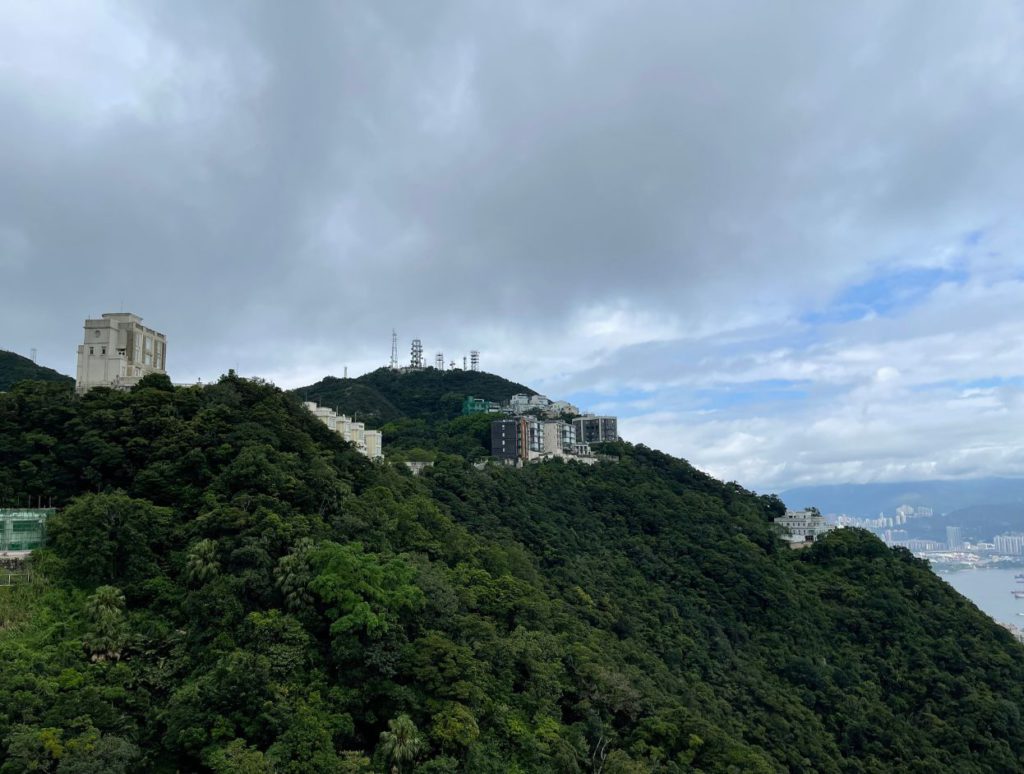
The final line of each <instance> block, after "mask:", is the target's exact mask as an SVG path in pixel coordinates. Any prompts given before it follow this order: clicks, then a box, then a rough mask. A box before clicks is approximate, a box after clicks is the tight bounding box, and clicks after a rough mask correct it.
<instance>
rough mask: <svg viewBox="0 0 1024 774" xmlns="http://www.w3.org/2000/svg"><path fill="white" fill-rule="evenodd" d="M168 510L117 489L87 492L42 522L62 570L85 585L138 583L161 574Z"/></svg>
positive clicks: (167, 525) (167, 535)
mask: <svg viewBox="0 0 1024 774" xmlns="http://www.w3.org/2000/svg"><path fill="white" fill-rule="evenodd" d="M170 525H171V511H170V509H169V508H158V507H156V506H155V505H153V504H152V503H150V502H148V501H147V500H136V499H134V498H131V497H128V496H127V495H125V494H123V493H115V494H87V495H83V496H82V497H79V498H77V499H76V500H75V501H74V502H73V503H72V504H71V505H70V506H69V507H68V508H66V509H65V510H63V511H62V512H60V513H58V514H56V515H55V516H54V517H53V518H51V519H50V520H49V522H48V523H47V533H48V536H49V539H50V540H51V541H52V543H53V547H54V550H55V551H56V552H57V554H58V555H60V556H61V557H62V558H63V559H64V561H65V562H66V565H67V572H68V574H69V575H70V576H71V577H72V578H73V579H74V580H75V581H77V582H79V583H81V584H82V585H86V586H97V585H100V584H104V583H113V584H118V585H121V586H124V585H127V584H130V583H138V582H140V581H143V580H145V579H147V578H150V577H153V576H155V575H159V574H161V572H162V570H161V567H160V562H161V556H162V555H163V554H164V553H165V549H166V545H167V540H168V538H169V536H170Z"/></svg>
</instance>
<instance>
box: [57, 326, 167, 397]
mask: <svg viewBox="0 0 1024 774" xmlns="http://www.w3.org/2000/svg"><path fill="white" fill-rule="evenodd" d="M84 327H85V341H84V342H83V343H82V344H79V346H78V367H77V370H76V375H75V390H76V391H77V392H79V393H83V392H87V391H88V390H91V389H92V388H93V387H113V388H115V389H125V390H126V389H128V388H130V387H132V386H134V385H135V384H137V383H138V382H139V380H140V379H141V378H142V377H144V376H148V375H149V374H163V373H167V371H166V368H167V337H166V336H164V334H162V333H157V332H156V331H154V330H153V329H152V328H147V327H146V326H145V325H143V324H142V318H141V317H139V316H138V315H135V314H131V313H130V312H107V313H106V314H103V315H100V318H99V319H97V320H86V321H85V326H84Z"/></svg>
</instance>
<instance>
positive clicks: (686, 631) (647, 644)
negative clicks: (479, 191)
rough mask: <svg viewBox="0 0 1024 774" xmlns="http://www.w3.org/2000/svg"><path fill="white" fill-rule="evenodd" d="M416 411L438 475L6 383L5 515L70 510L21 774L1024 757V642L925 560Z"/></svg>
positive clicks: (705, 484) (19, 631)
mask: <svg viewBox="0 0 1024 774" xmlns="http://www.w3.org/2000/svg"><path fill="white" fill-rule="evenodd" d="M495 378H496V377H495ZM447 386H448V385H444V384H442V385H440V386H439V387H438V388H437V389H435V390H434V392H433V393H431V395H432V396H433V397H430V398H424V399H423V400H435V401H440V400H442V399H443V398H444V395H445V393H444V392H438V390H439V389H442V388H443V389H447ZM518 389H519V388H518V386H516V390H515V391H518ZM465 392H466V393H472V394H475V395H484V396H487V394H486V392H485V391H484V390H482V389H480V388H479V387H478V386H475V387H473V388H468V389H466V390H465ZM396 395H397V393H396V394H393V395H389V396H387V399H388V400H389V401H390V402H391V403H392V405H394V406H396V407H398V408H400V410H401V411H402V412H403V416H402V417H399V419H405V420H421V421H423V422H424V423H425V426H426V429H425V431H424V432H425V435H424V439H425V442H429V443H430V444H431V448H432V449H433V452H432V453H433V455H434V457H435V465H434V466H433V467H432V468H429V469H427V470H426V471H424V473H423V475H421V476H419V477H415V478H414V477H412V476H410V475H408V474H407V473H406V472H405V471H404V470H400V469H397V468H394V467H391V466H387V465H381V464H373V463H371V462H369V461H367V460H366V459H365V458H363V457H361V456H360V455H359V454H357V453H356V452H355V451H354V450H353V449H352V448H351V447H350V446H348V445H347V444H345V443H344V442H343V441H341V440H340V439H339V437H338V436H337V435H336V434H334V433H332V432H330V431H329V430H328V429H327V428H326V427H324V426H323V425H321V424H320V423H319V422H318V421H317V420H316V419H315V418H314V417H313V416H311V415H310V414H309V413H308V412H306V411H305V409H303V408H302V406H301V405H300V402H299V397H304V396H301V395H299V396H296V395H289V394H286V393H282V392H281V391H279V390H277V389H276V388H274V387H272V386H270V385H266V384H263V383H260V382H258V381H250V380H244V379H239V378H237V377H234V376H229V377H225V378H223V379H222V380H221V381H220V382H219V383H217V384H214V385H210V386H208V387H205V388H201V387H187V388H173V387H171V385H170V383H169V381H168V380H167V379H166V378H165V377H147V378H146V379H144V380H143V382H142V383H141V384H140V385H139V387H137V388H136V389H135V390H133V391H132V392H131V393H118V392H113V391H110V390H102V389H100V390H94V391H92V392H91V393H89V394H88V395H86V396H84V397H82V398H75V397H74V396H73V394H72V393H71V391H69V390H67V389H66V387H64V386H62V385H51V384H42V383H22V384H19V385H17V386H15V387H14V389H13V390H12V391H11V392H9V393H6V394H3V395H0V500H2V499H5V498H6V499H13V498H15V497H16V496H17V497H20V498H23V497H25V496H28V495H35V494H40V495H43V496H45V497H49V496H52V497H53V498H54V500H55V503H57V504H59V505H61V506H62V510H61V512H60V513H59V514H57V515H56V516H54V517H53V518H52V519H51V523H50V536H51V542H50V545H49V547H48V548H47V549H46V550H44V551H40V552H37V555H36V557H35V560H34V561H35V565H36V566H35V571H34V574H33V578H34V582H33V583H31V584H29V583H23V584H19V585H16V586H13V587H10V588H0V658H2V659H3V663H4V665H5V668H4V669H3V670H2V671H0V760H2V761H3V763H2V765H0V771H3V772H21V771H37V772H62V773H65V772H118V771H153V772H168V773H170V772H175V771H210V772H224V773H229V772H230V773H232V774H239V773H241V772H309V771H317V772H349V773H351V772H384V771H387V772H391V771H398V772H412V771H415V772H455V771H470V772H485V773H486V772H495V773H497V772H598V771H600V772H604V773H605V774H626V773H630V772H648V771H657V772H690V771H708V772H710V771H724V772H783V771H814V772H873V771H906V772H937V771H950V772H953V771H955V772H991V771H1015V770H1021V768H1022V767H1024V724H1022V723H1021V722H1020V720H1021V718H1020V711H1021V707H1022V704H1024V648H1021V647H1020V646H1019V645H1018V644H1017V643H1016V642H1014V641H1013V640H1012V638H1011V637H1010V635H1009V633H1007V632H1006V631H1004V630H1003V629H1001V628H1000V627H998V626H996V625H995V624H993V623H992V622H991V621H990V620H989V619H988V618H986V617H985V616H984V615H982V614H981V613H980V612H979V611H978V610H977V609H976V608H975V607H974V606H973V605H971V604H970V603H968V602H967V601H966V600H964V599H963V598H962V597H960V596H959V595H958V594H956V593H955V592H954V591H953V590H952V589H951V588H950V587H949V586H947V585H946V584H944V583H943V582H942V581H941V580H940V579H938V578H937V577H936V576H935V575H934V574H933V573H932V572H931V571H930V570H929V569H928V567H927V566H926V565H925V564H924V563H922V562H920V561H918V560H915V559H914V558H913V557H912V556H911V555H910V554H909V553H907V552H906V551H903V550H889V549H887V548H886V547H885V546H884V545H883V544H882V543H881V542H880V541H878V540H877V539H876V538H874V537H873V536H871V535H870V534H868V533H865V532H861V531H858V530H843V531H839V532H836V533H832V534H830V535H829V536H828V537H826V538H825V539H824V540H822V541H821V542H820V543H819V544H817V545H815V546H814V547H812V548H810V549H807V550H805V551H800V552H794V551H790V550H789V549H787V548H785V547H784V546H781V545H780V543H779V541H777V539H776V538H775V537H774V534H773V528H772V525H771V518H772V516H773V515H774V514H777V513H778V512H779V509H780V508H781V507H782V506H781V502H780V501H779V500H778V499H777V498H774V497H759V496H756V495H754V494H752V493H750V492H748V491H746V490H744V489H743V488H741V487H740V486H738V485H736V484H724V483H721V482H719V481H716V480H714V479H712V478H710V477H708V476H706V475H704V474H702V473H700V472H699V471H697V470H695V469H694V468H692V467H691V466H690V465H688V464H687V463H685V462H683V461H681V460H677V459H673V458H671V457H669V456H667V455H664V454H661V453H658V452H654V451H651V450H650V449H647V448H645V447H643V446H632V445H629V444H621V443H620V444H609V445H608V448H607V449H606V451H608V452H610V453H612V454H615V455H617V456H618V457H620V459H621V461H620V462H619V463H618V464H598V465H595V466H591V467H587V466H583V465H579V464H563V463H561V462H558V461H553V462H547V463H544V464H540V465H533V466H529V467H527V468H525V469H523V470H514V469H509V468H504V467H499V466H489V467H486V468H484V469H483V470H476V469H475V468H474V467H473V466H472V465H471V464H470V463H469V461H468V460H467V459H466V458H465V457H464V456H462V454H461V453H459V454H452V453H446V452H445V451H442V450H441V447H442V446H443V444H444V443H445V442H446V441H443V440H442V439H441V438H440V437H439V436H437V434H436V429H437V428H438V427H442V426H447V427H449V428H450V427H451V426H452V425H453V424H454V423H456V422H459V421H461V420H460V419H456V418H454V417H452V416H449V415H448V414H446V413H445V410H443V409H439V408H437V406H433V407H431V406H422V407H419V408H417V407H416V406H415V400H416V399H415V398H401V399H396ZM487 397H490V396H487ZM500 397H501V396H496V397H495V398H494V399H500ZM311 399H313V398H312V397H311ZM460 400H461V398H460ZM324 402H325V403H329V402H328V401H324ZM410 406H411V407H412V408H410ZM342 409H343V410H345V407H344V406H342ZM456 411H457V409H456ZM474 419H475V418H474V417H466V418H465V420H474ZM444 423H447V424H446V425H445V424H444ZM474 431H475V430H473V429H472V428H471V429H467V430H466V434H467V435H472V432H474ZM432 433H433V434H432ZM462 435H463V433H461V432H454V433H449V436H448V439H449V440H450V439H451V438H459V437H462Z"/></svg>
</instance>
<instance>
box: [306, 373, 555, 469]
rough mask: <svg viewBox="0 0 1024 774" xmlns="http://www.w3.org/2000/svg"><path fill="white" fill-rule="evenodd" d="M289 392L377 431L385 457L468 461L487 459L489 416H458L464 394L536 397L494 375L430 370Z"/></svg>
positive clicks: (333, 381)
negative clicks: (440, 457) (452, 457)
mask: <svg viewBox="0 0 1024 774" xmlns="http://www.w3.org/2000/svg"><path fill="white" fill-rule="evenodd" d="M292 392H293V394H295V395H298V396H299V397H301V398H302V400H310V401H314V402H316V403H319V404H320V405H322V406H329V407H330V408H333V409H335V410H337V411H338V412H340V413H342V414H347V415H349V416H351V417H355V418H357V419H358V420H359V421H361V422H365V423H366V425H367V427H372V428H380V429H381V430H383V433H384V449H385V454H386V455H387V456H388V457H389V458H390V459H409V460H433V459H434V458H435V457H436V456H437V453H438V452H443V453H449V454H458V455H461V456H463V457H465V458H467V459H469V460H476V459H480V458H482V457H485V456H487V455H488V454H489V453H490V446H491V440H490V427H491V420H493V419H494V416H492V415H488V414H478V415H473V416H468V417H463V416H462V415H461V414H462V402H463V401H464V400H465V398H466V396H467V395H474V396H476V397H478V398H483V399H484V400H489V401H496V402H504V401H507V400H508V399H509V398H511V397H512V396H513V395H516V394H518V393H525V394H527V395H534V394H536V393H535V392H534V391H533V390H531V389H530V388H529V387H526V386H524V385H522V384H517V383H515V382H510V381H508V380H507V379H503V378H501V377H500V376H496V375H495V374H488V373H484V372H482V371H438V370H436V369H433V368H426V369H424V370H422V371H414V372H410V373H404V374H403V373H396V372H394V371H391V370H390V369H387V368H379V369H377V370H376V371H372V372H371V373H368V374H364V375H363V376H360V377H359V378H358V379H337V378H335V377H333V376H328V377H326V378H324V379H322V380H321V381H319V382H317V383H316V384H313V385H310V386H309V387H300V388H299V389H297V390H292Z"/></svg>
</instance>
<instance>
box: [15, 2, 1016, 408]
mask: <svg viewBox="0 0 1024 774" xmlns="http://www.w3.org/2000/svg"><path fill="white" fill-rule="evenodd" d="M44 11H45V8H44ZM44 11H35V12H33V13H32V14H27V15H25V16H17V14H22V13H27V12H22V11H19V10H17V9H14V8H13V7H5V8H4V9H3V10H0V22H2V21H3V15H8V16H9V17H10V18H8V19H7V21H8V22H10V23H8V24H0V51H5V52H7V53H6V55H4V54H0V57H5V58H4V60H3V61H4V65H5V66H4V67H2V68H0V115H2V116H3V119H2V121H3V128H4V130H5V132H4V134H5V141H4V142H3V143H0V165H2V168H3V170H4V175H3V177H2V178H0V235H3V236H2V237H0V250H2V251H3V255H2V256H0V334H2V335H0V346H6V347H10V348H14V349H17V350H20V351H27V350H28V349H29V348H30V347H33V346H35V347H38V348H39V349H40V353H41V356H42V358H43V359H44V360H45V361H46V362H48V363H50V364H52V365H55V366H57V367H60V368H62V369H64V370H71V368H72V367H73V362H72V358H73V352H74V347H75V345H76V343H77V335H78V334H77V332H78V330H79V325H80V324H81V319H82V318H83V317H84V316H86V315H87V314H95V313H98V312H100V311H103V310H106V309H110V308H113V307H116V306H117V305H119V304H121V303H122V302H123V303H124V304H125V306H126V307H128V308H131V309H132V310H134V311H136V312H138V313H140V314H143V315H144V316H145V317H146V319H147V321H148V322H150V323H151V324H153V325H154V326H157V327H159V328H160V329H162V330H164V331H166V332H167V333H168V335H169V336H170V355H171V357H170V365H171V368H172V371H173V372H174V375H175V376H176V377H177V378H194V377H195V376H203V377H210V376H214V375H216V374H217V373H219V372H221V371H223V370H225V369H226V368H228V367H232V366H234V365H235V364H236V363H238V364H239V366H240V367H241V370H242V371H243V372H245V373H260V374H263V375H268V376H272V377H273V378H275V379H277V380H279V381H280V382H281V383H284V384H298V383H302V382H304V381H307V380H308V379H309V378H313V377H314V376H318V375H320V373H321V372H322V371H323V370H327V369H330V370H333V371H335V372H336V371H338V370H340V367H341V365H342V364H343V363H347V364H349V365H350V366H351V367H352V368H353V370H358V369H361V368H368V367H373V366H374V365H376V364H379V363H381V362H382V361H383V360H384V359H385V358H386V357H387V345H388V335H389V332H390V329H391V327H392V326H396V327H398V328H399V330H400V331H401V333H402V336H403V345H404V344H405V342H406V341H407V340H408V338H410V337H411V336H412V335H419V336H421V337H422V338H423V339H424V341H425V343H426V345H427V347H428V351H429V352H431V353H432V352H433V351H435V350H436V349H440V348H444V349H445V351H446V352H447V353H448V354H449V357H451V356H452V355H457V354H459V353H462V352H464V351H466V350H468V349H470V348H471V347H476V348H480V349H483V350H484V353H485V363H486V364H487V365H488V366H489V367H491V368H494V369H496V370H501V369H509V374H508V375H509V376H512V377H514V378H517V379H519V380H526V381H535V382H541V383H544V382H547V383H549V384H552V385H555V386H557V385H562V386H564V387H566V388H573V387H574V386H577V385H583V384H585V383H586V382H587V381H588V380H589V381H591V382H595V381H597V382H600V383H601V384H602V385H604V386H607V387H608V388H609V389H612V390H614V389H615V388H616V387H618V386H621V385H622V384H623V383H624V382H626V381H629V380H631V379H632V380H636V379H639V378H641V377H642V378H645V379H647V381H648V383H649V384H650V385H651V386H657V385H665V384H679V383H685V382H687V381H692V380H693V379H694V378H695V377H694V375H693V372H694V367H695V365H697V366H699V368H700V369H701V370H704V371H706V372H717V371H723V370H730V369H733V370H737V371H739V372H743V371H745V370H746V371H750V370H751V369H753V370H757V369H758V368H760V369H761V370H762V371H767V372H770V371H771V370H772V368H775V367H776V366H775V365H773V364H772V362H770V361H771V358H773V357H775V356H776V355H773V354H772V353H777V352H779V351H783V350H786V349H787V346H788V345H786V344H785V343H784V342H783V341H782V339H783V338H784V337H785V336H786V335H789V334H790V333H792V334H794V335H798V336H799V335H802V332H801V327H800V325H799V324H798V323H794V322H793V320H794V317H796V316H797V315H798V314H799V311H800V310H802V309H814V308H820V307H821V306H823V305H826V304H827V303H828V302H829V300H830V299H831V298H833V297H834V296H835V294H836V292H837V291H838V290H839V289H840V288H841V287H843V286H844V285H845V284H847V283H849V282H852V281H858V280H862V279H864V278H865V277H868V276H871V274H872V273H873V272H875V271H876V270H877V269H878V267H880V266H886V265H894V264H901V263H902V264H913V265H916V264H921V263H922V262H926V261H928V260H941V259H937V258H935V257H934V255H932V253H933V252H934V250H935V249H936V245H939V246H942V245H946V244H950V243H952V242H953V241H955V240H956V239H959V238H962V236H963V234H964V233H966V232H967V231H970V230H972V229H976V228H993V229H996V230H998V231H999V233H1000V238H1001V239H1002V240H1004V242H1005V243H1006V245H1009V246H1011V248H1012V249H1019V245H1020V230H1019V226H1018V225H1017V224H1016V222H1015V220H1014V218H1015V213H1017V212H1019V209H1020V204H1021V199H1022V196H1021V194H1022V190H1021V187H1022V185H1024V174H1022V172H1024V170H1022V165H1024V160H1022V157H1021V155H1020V153H1019V152H1018V147H1019V138H1020V137H1021V136H1024V126H1022V124H1024V120H1022V119H1024V99H1022V97H1024V94H1022V92H1024V75H1022V73H1024V45H1021V44H1022V42H1024V19H1022V14H1021V10H1020V7H1019V5H1018V4H1015V3H1012V2H993V3H987V4H985V5H983V6H976V5H974V6H969V5H961V6H956V5H946V6H943V7H942V9H941V10H936V8H935V7H934V5H933V4H928V3H923V2H922V3H915V2H903V3H889V4H886V5H885V6H875V7H872V8H868V7H865V6H845V7H842V8H838V7H835V6H831V7H826V6H823V5H821V4H816V3H809V2H808V3H796V4H789V5H785V6H770V5H763V6H762V5H751V4H749V3H669V2H652V3H644V4H640V5H637V4H622V3H614V2H598V3H583V4H577V5H571V6H564V7H563V6H558V7H556V6H554V5H552V4H550V3H539V2H528V3H517V4H471V3H461V2H442V3H429V4H419V3H413V4H410V3H388V2H383V3H359V2H347V3H331V2H309V3H302V4H301V5H294V4H283V3H277V2H256V3H218V4H210V3H205V2H173V3H172V2H167V3H153V4H146V5H136V6H127V7H126V6H118V5H109V6H106V5H101V4H94V5H89V6H69V7H63V6H60V5H56V4H55V5H54V6H53V7H52V10H51V11H50V12H49V13H46V12H44ZM62 24H65V25H66V26H64V27H62V26H61V25H62ZM76 30H84V31H86V33H87V34H85V33H83V36H82V37H76ZM15 36H17V37H15ZM5 43H6V45H5ZM1012 249H1011V252H1012ZM1011 252H1008V253H1006V254H1005V255H1006V257H1004V258H1000V257H996V258H993V259H991V260H990V266H989V268H988V269H986V272H989V274H992V273H993V272H994V273H996V274H998V273H999V271H1002V270H1004V269H1005V266H1006V264H1007V263H1008V262H1012V257H1010V255H1011ZM976 265H978V266H980V263H978V264H976ZM979 270H980V269H979ZM986 276H988V275H986ZM1003 314H1009V312H1004V313H1003ZM602 316H605V317H611V318H612V319H614V320H615V321H616V326H617V329H614V330H613V329H610V328H608V327H607V326H606V327H605V328H603V329H602V328H601V327H600V326H596V327H595V326H594V325H593V321H594V320H595V319H599V318H601V317H602ZM921 324H922V325H925V324H927V323H926V322H921ZM752 330H753V331H757V332H756V333H753V334H752V333H750V331H752ZM834 335H835V332H834V331H833V332H825V333H824V334H823V338H826V339H829V337H832V336H834ZM892 335H893V336H895V337H896V338H897V339H899V338H900V337H905V336H911V337H913V336H916V335H918V334H915V333H912V332H911V331H909V330H904V329H901V330H900V331H896V332H894V333H893V334H892ZM729 336H733V337H735V338H736V339H737V340H738V341H740V342H746V343H745V344H740V345H737V346H738V347H739V349H741V350H743V349H744V347H745V348H746V354H742V353H740V354H737V353H736V352H735V351H734V349H735V347H733V345H730V344H729V342H728V337H729ZM829 340H830V341H831V340H832V339H829ZM833 345H834V347H835V348H836V349H842V342H837V341H832V344H831V345H825V351H824V352H819V351H818V350H806V349H804V348H802V347H801V346H796V347H790V349H792V351H793V352H794V353H795V354H794V356H793V357H794V358H795V357H799V356H803V357H804V358H805V360H806V361H807V362H805V363H803V364H800V363H797V364H795V365H793V370H794V371H799V370H800V369H801V368H802V369H804V370H808V369H809V368H811V367H812V366H813V365H814V364H815V363H818V364H819V366H820V364H821V363H823V362H825V361H828V360H829V356H828V354H827V350H828V347H829V346H833ZM403 349H404V346H403ZM648 355H651V356H655V355H656V356H658V359H656V360H652V361H650V362H647V361H645V358H647V356H648ZM780 357H782V360H784V361H786V360H787V358H786V357H784V356H780ZM792 359H793V358H789V360H792ZM766 361H769V362H768V365H765V362H766ZM595 363H596V364H598V365H597V367H596V368H594V369H592V370H591V369H589V368H588V367H589V366H590V365H593V364H595ZM807 363H810V364H811V365H808V364H807ZM758 364H760V365H758ZM876 365H878V366H881V365H885V363H878V364H876ZM818 373H819V374H820V371H819V372H818Z"/></svg>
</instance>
